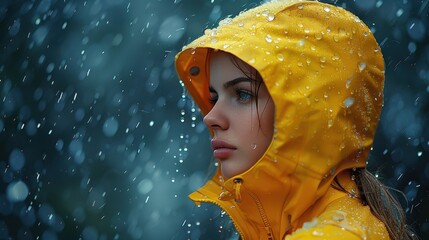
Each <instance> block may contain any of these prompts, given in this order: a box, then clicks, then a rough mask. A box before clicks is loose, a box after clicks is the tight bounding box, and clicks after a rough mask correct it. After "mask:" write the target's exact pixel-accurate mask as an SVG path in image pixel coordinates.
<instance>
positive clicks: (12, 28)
mask: <svg viewBox="0 0 429 240" xmlns="http://www.w3.org/2000/svg"><path fill="white" fill-rule="evenodd" d="M20 28H21V21H20V20H19V19H17V20H14V21H13V24H12V26H10V28H9V36H11V37H14V36H16V34H18V32H19V29H20Z"/></svg>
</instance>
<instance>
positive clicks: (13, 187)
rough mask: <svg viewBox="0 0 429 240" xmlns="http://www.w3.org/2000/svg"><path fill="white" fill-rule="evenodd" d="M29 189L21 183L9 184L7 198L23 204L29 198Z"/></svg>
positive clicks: (19, 181)
mask: <svg viewBox="0 0 429 240" xmlns="http://www.w3.org/2000/svg"><path fill="white" fill-rule="evenodd" d="M28 193H29V191H28V187H27V185H26V184H25V183H24V182H23V181H21V180H18V181H14V182H11V183H9V185H8V186H7V189H6V196H7V198H8V199H9V201H11V202H22V201H24V200H25V199H26V198H27V196H28Z"/></svg>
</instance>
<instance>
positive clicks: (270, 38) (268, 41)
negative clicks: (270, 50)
mask: <svg viewBox="0 0 429 240" xmlns="http://www.w3.org/2000/svg"><path fill="white" fill-rule="evenodd" d="M265 41H267V43H271V42H272V41H273V39H272V37H271V35H270V34H267V35H266V36H265Z"/></svg>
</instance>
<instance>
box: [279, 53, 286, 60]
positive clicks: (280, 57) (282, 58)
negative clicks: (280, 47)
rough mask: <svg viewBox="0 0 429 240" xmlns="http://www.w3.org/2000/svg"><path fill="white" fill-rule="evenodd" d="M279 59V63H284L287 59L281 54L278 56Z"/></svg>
mask: <svg viewBox="0 0 429 240" xmlns="http://www.w3.org/2000/svg"><path fill="white" fill-rule="evenodd" d="M277 59H278V60H279V61H283V60H284V59H285V57H284V56H283V54H281V53H279V54H277Z"/></svg>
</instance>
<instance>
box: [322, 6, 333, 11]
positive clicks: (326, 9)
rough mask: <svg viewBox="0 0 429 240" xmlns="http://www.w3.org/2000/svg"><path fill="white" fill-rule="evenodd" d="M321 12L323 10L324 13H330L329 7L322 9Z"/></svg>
mask: <svg viewBox="0 0 429 240" xmlns="http://www.w3.org/2000/svg"><path fill="white" fill-rule="evenodd" d="M323 10H325V12H330V11H331V9H330V8H329V7H324V8H323Z"/></svg>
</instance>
